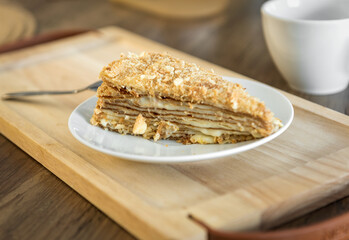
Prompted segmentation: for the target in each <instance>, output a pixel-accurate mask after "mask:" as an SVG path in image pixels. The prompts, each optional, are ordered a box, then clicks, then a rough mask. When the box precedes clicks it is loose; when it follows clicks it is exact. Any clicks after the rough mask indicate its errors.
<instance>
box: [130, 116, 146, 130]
mask: <svg viewBox="0 0 349 240" xmlns="http://www.w3.org/2000/svg"><path fill="white" fill-rule="evenodd" d="M146 130H147V123H146V122H145V118H144V117H143V116H142V114H139V115H138V116H137V118H136V121H135V124H134V125H133V130H132V133H133V134H144V133H145V131H146Z"/></svg>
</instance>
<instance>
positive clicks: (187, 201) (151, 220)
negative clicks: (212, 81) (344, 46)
mask: <svg viewBox="0 0 349 240" xmlns="http://www.w3.org/2000/svg"><path fill="white" fill-rule="evenodd" d="M145 50H147V51H168V52H170V53H172V54H173V55H175V56H178V57H181V58H184V59H186V60H189V61H192V62H196V63H198V64H199V65H200V66H202V67H205V68H213V69H214V70H215V71H216V72H218V73H220V74H222V75H227V76H236V77H243V76H241V75H239V74H237V73H234V72H231V71H229V70H227V69H223V68H221V67H218V66H215V65H213V64H210V63H208V62H205V61H203V60H200V59H197V58H194V57H191V56H188V55H186V54H184V53H181V52H178V51H176V50H173V49H171V48H168V47H166V46H163V45H160V44H158V43H155V42H152V41H150V40H147V39H144V38H142V37H139V36H137V35H135V34H132V33H129V32H127V31H125V30H122V29H118V28H115V27H109V28H103V29H101V30H100V32H91V33H88V34H84V35H79V36H75V37H71V38H68V39H64V40H60V41H56V42H52V43H48V44H45V45H40V46H36V47H32V48H28V49H25V50H21V51H17V52H12V53H9V54H5V55H2V56H1V57H0V94H3V93H5V92H11V91H20V90H43V89H53V90H54V89H63V90H64V89H72V88H78V87H82V86H85V85H87V84H89V83H92V82H94V81H95V80H97V78H98V74H99V72H100V70H101V68H102V67H103V66H104V65H105V64H107V63H109V62H110V61H112V60H114V59H116V58H118V56H119V54H120V53H121V52H125V53H127V52H128V51H132V52H136V53H140V52H142V51H145ZM283 94H285V95H286V96H287V97H288V98H289V99H290V100H291V102H292V103H293V105H294V108H295V118H294V121H293V123H292V125H291V126H290V128H289V129H288V130H287V131H286V132H285V133H283V134H282V135H281V136H279V137H278V138H276V139H275V140H273V141H271V142H269V143H267V144H265V145H263V146H261V147H258V148H256V149H254V150H250V151H247V152H244V153H241V154H237V155H233V156H230V157H225V158H221V159H214V160H208V161H202V162H195V163H184V164H157V165H156V164H145V163H137V162H131V161H126V160H122V159H118V158H116V157H111V156H108V155H105V154H102V153H99V152H97V151H94V150H92V149H90V148H88V147H86V146H84V145H82V144H81V143H79V142H78V141H77V140H76V139H75V138H74V137H73V136H72V135H71V134H70V132H69V130H68V126H67V122H68V118H69V115H70V113H71V112H72V111H73V109H74V108H75V107H76V106H77V105H78V104H80V103H81V102H82V101H84V100H85V99H87V98H89V97H90V96H92V95H94V93H93V92H84V93H81V94H78V95H74V96H71V95H70V96H69V95H66V96H44V97H35V98H31V100H30V101H0V132H1V133H2V134H4V135H5V136H6V137H7V138H9V139H10V140H11V141H13V142H14V143H15V144H17V145H18V146H19V147H20V148H22V149H23V150H24V151H26V152H27V153H28V154H30V155H31V156H32V157H33V158H35V159H36V160H37V161H38V162H40V163H41V164H42V165H43V166H45V167H46V168H47V169H49V170H50V171H51V172H53V173H54V174H55V175H57V176H58V177H59V178H60V179H62V180H63V181H64V182H66V183H67V184H68V185H69V186H71V187H72V188H73V189H75V190H76V191H77V192H79V193H80V194H81V195H82V196H84V197H85V198H86V199H88V200H89V201H90V202H91V203H93V204H94V205H95V206H96V207H98V208H99V209H101V210H102V211H103V212H105V213H106V214H107V215H108V216H110V217H111V218H112V219H114V220H115V221H116V222H118V223H119V224H121V225H122V226H124V227H125V228H126V229H127V230H129V231H130V232H131V233H133V234H134V235H136V236H137V237H139V238H141V239H205V238H206V231H205V229H204V228H202V227H201V226H199V225H197V224H196V223H195V222H193V221H192V220H191V219H189V218H188V215H192V216H194V217H196V218H197V219H200V220H201V221H203V222H204V223H206V224H207V225H209V226H211V227H213V228H216V229H224V230H250V229H261V228H266V227H271V226H274V225H276V224H280V223H282V222H285V221H287V220H289V219H292V218H294V217H296V216H299V215H300V214H304V213H306V212H309V211H311V210H313V209H315V208H318V207H320V206H323V205H325V204H327V203H329V202H331V201H334V200H336V199H338V198H340V197H342V196H344V195H346V194H349V192H348V191H349V188H348V185H349V117H348V116H345V115H343V114H340V113H338V112H335V111H332V110H330V109H327V108H324V107H321V106H319V105H316V104H314V103H311V102H308V101H306V100H303V99H301V98H298V97H296V96H293V95H290V94H287V93H283Z"/></svg>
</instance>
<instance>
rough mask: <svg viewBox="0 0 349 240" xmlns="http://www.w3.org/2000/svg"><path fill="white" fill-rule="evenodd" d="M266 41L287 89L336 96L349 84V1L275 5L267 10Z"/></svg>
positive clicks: (295, 0)
mask: <svg viewBox="0 0 349 240" xmlns="http://www.w3.org/2000/svg"><path fill="white" fill-rule="evenodd" d="M261 11H262V21H263V30H264V37H265V39H266V42H267V45H268V48H269V52H270V54H271V56H272V58H273V60H274V63H275V65H276V66H277V67H278V69H279V71H280V72H281V74H282V75H283V77H284V78H285V79H286V81H287V82H288V84H289V85H290V86H291V87H292V88H294V89H296V90H298V91H302V92H306V93H310V94H319V95H322V94H332V93H336V92H340V91H342V90H344V89H345V88H346V87H347V86H348V83H349V0H271V1H268V2H266V3H264V4H263V6H262V9H261Z"/></svg>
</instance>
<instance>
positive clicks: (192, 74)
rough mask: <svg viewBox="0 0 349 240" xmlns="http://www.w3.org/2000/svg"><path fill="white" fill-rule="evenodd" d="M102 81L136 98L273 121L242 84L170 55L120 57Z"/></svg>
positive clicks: (144, 54)
mask: <svg viewBox="0 0 349 240" xmlns="http://www.w3.org/2000/svg"><path fill="white" fill-rule="evenodd" d="M100 78H101V79H102V80H103V81H105V82H106V83H108V85H112V86H114V87H117V88H119V89H124V90H126V91H128V92H129V93H131V94H133V95H135V96H137V95H138V94H147V95H151V96H156V97H158V98H161V97H171V98H173V99H175V100H179V101H188V102H193V103H203V104H207V105H212V106H218V107H222V108H225V109H227V110H230V111H233V112H241V113H247V114H249V115H251V116H254V117H258V118H260V119H262V120H263V121H265V122H270V121H272V119H273V114H272V113H271V112H270V110H269V109H267V108H266V107H265V104H264V103H263V102H261V101H259V100H258V99H257V98H255V97H251V96H250V95H249V94H248V93H247V92H246V91H245V89H244V88H243V87H242V86H241V85H239V84H236V83H232V82H230V81H226V80H223V79H222V77H221V76H219V75H217V74H215V73H214V72H213V71H207V70H205V69H202V68H200V67H198V66H197V65H196V64H194V63H187V62H185V61H184V60H180V59H178V58H175V57H172V56H170V55H168V54H167V53H148V52H145V53H142V54H140V55H136V54H129V55H128V56H125V55H121V57H120V59H119V60H117V61H114V62H112V63H110V64H109V65H108V66H106V67H104V68H103V70H102V72H101V73H100Z"/></svg>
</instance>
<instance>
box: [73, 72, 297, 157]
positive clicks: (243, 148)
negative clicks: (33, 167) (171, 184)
mask: <svg viewBox="0 0 349 240" xmlns="http://www.w3.org/2000/svg"><path fill="white" fill-rule="evenodd" d="M223 78H224V79H227V80H233V79H236V80H243V81H249V82H253V84H256V85H259V86H262V87H266V88H269V89H270V90H272V91H274V93H276V94H277V95H278V96H279V97H281V98H283V99H284V100H286V103H287V104H288V105H289V107H290V110H291V112H290V113H291V117H290V119H289V121H288V122H287V123H286V124H284V126H283V127H282V128H281V129H279V130H278V131H277V132H275V133H273V134H271V135H269V136H267V137H264V138H261V139H258V140H255V142H252V143H250V144H246V145H243V146H240V147H237V148H231V149H225V150H220V151H215V152H209V153H203V154H197V155H183V156H145V155H137V154H129V153H123V152H119V151H112V150H110V149H106V148H101V147H98V146H96V145H94V144H91V143H90V142H88V141H86V140H85V139H83V138H81V137H80V136H79V135H78V134H77V133H76V132H75V130H74V129H73V126H72V125H71V122H72V117H73V116H74V114H76V112H77V110H78V109H79V108H80V107H81V106H83V105H84V104H86V102H89V101H91V100H92V99H94V98H97V97H96V96H92V97H90V98H88V99H86V100H85V101H83V102H82V103H80V104H79V105H78V106H77V107H76V108H75V109H74V110H73V111H72V113H71V114H70V116H69V119H68V128H69V131H70V133H71V134H72V135H73V136H74V137H75V139H77V140H78V141H79V142H80V143H82V144H84V145H85V146H88V147H90V148H92V149H94V150H96V151H99V152H102V153H105V154H108V155H111V156H114V157H119V158H122V159H127V160H131V161H137V162H146V163H183V162H195V161H202V160H208V159H213V158H221V157H226V156H230V155H233V154H237V153H242V152H245V151H247V150H251V149H253V148H256V147H259V146H261V145H263V144H265V143H267V142H270V141H271V140H273V139H275V138H277V137H278V136H280V135H281V134H282V133H284V132H285V131H286V130H287V129H288V127H289V126H290V125H291V123H292V122H293V119H294V109H293V105H292V103H291V102H290V100H289V99H288V98H287V97H286V96H285V95H283V94H282V93H281V92H279V90H278V89H276V88H274V87H271V86H269V85H267V84H264V83H261V82H258V81H255V80H250V79H242V78H236V77H230V76H223ZM261 100H262V99H261ZM92 127H96V126H92ZM115 134H118V133H115Z"/></svg>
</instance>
